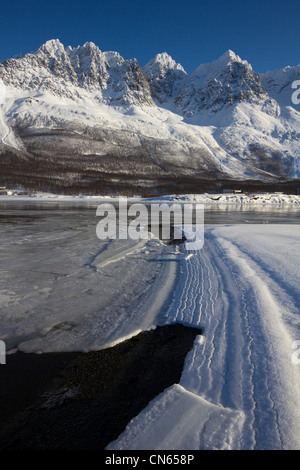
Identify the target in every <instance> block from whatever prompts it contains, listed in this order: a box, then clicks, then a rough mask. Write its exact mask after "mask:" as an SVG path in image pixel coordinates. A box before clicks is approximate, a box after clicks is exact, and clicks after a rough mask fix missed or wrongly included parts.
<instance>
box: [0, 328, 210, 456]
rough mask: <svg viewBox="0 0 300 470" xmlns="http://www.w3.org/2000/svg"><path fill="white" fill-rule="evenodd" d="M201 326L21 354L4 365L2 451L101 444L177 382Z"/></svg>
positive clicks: (0, 419) (100, 446) (98, 446)
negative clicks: (82, 349)
mask: <svg viewBox="0 0 300 470" xmlns="http://www.w3.org/2000/svg"><path fill="white" fill-rule="evenodd" d="M199 334H202V331H201V330H200V329H195V328H188V327H185V326H183V325H178V324H176V325H168V326H161V327H157V328H156V329H154V330H151V331H147V332H142V333H140V334H139V335H137V336H135V337H133V338H131V339H129V340H127V341H124V342H122V343H119V344H117V345H116V346H114V347H112V348H107V349H103V350H100V351H94V352H88V353H79V352H78V353H76V352H75V353H47V354H24V353H20V352H18V353H16V354H13V355H8V356H7V364H6V365H5V366H2V367H1V368H0V377H1V384H2V386H1V390H0V399H1V403H2V407H1V408H2V410H1V414H0V425H1V431H0V450H100V449H105V447H106V446H107V445H108V444H109V443H110V442H111V441H113V440H115V439H116V438H117V437H118V436H119V435H120V434H121V433H122V432H123V431H124V429H125V428H126V425H127V424H128V422H129V421H130V420H131V419H132V418H133V417H134V416H136V415H137V414H138V413H139V412H140V411H141V410H142V409H144V408H145V407H146V406H147V404H148V403H149V401H151V400H152V399H153V398H155V397H156V396H157V395H158V394H159V393H161V392H162V391H163V390H164V389H165V388H167V387H168V386H170V385H173V384H174V383H178V382H179V380H180V377H181V372H182V369H183V366H184V360H185V357H186V355H187V353H188V352H189V351H190V350H191V348H192V346H193V342H194V339H195V337H196V336H197V335H199Z"/></svg>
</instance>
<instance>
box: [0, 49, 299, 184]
mask: <svg viewBox="0 0 300 470" xmlns="http://www.w3.org/2000/svg"><path fill="white" fill-rule="evenodd" d="M278 74H279V72H278V73H275V75H274V76H275V78H276V77H277V76H280V77H281V75H280V74H279V75H278ZM294 76H295V74H293V77H292V78H294ZM284 77H285V78H286V77H287V75H286V74H285V75H284ZM275 78H274V80H273V82H272V83H273V85H272V86H273V88H274V86H275V85H274V83H275V82H276V80H275ZM0 80H1V83H2V85H1V86H2V91H3V93H2V95H3V96H5V98H3V99H2V101H1V103H0V134H1V135H0V137H1V143H0V145H1V147H0V152H1V153H2V158H1V159H0V170H1V176H2V181H1V184H23V185H25V186H31V187H37V188H39V189H40V188H42V189H51V190H52V189H58V188H60V189H63V190H66V189H68V190H70V191H71V190H72V188H73V189H74V190H80V191H83V190H84V191H87V192H89V191H91V192H95V191H103V192H107V191H108V192H110V191H112V190H113V191H114V190H115V191H117V192H118V191H120V190H121V186H122V185H123V189H124V190H126V191H128V190H129V188H131V190H132V191H133V192H134V191H138V192H140V190H141V188H144V189H146V188H148V189H149V190H151V191H154V192H155V191H156V192H166V191H167V192H168V191H171V192H178V191H179V190H180V192H185V191H188V192H191V191H199V190H200V191H201V190H203V189H205V190H206V188H207V185H206V183H207V182H209V185H210V187H213V185H214V184H215V185H216V184H221V185H222V184H227V185H230V186H232V184H233V183H234V182H235V181H237V182H238V183H237V184H240V183H241V182H243V181H247V180H248V181H249V182H251V181H252V182H255V181H258V182H260V184H261V182H264V183H272V182H278V181H286V180H288V179H290V178H295V177H296V178H298V177H299V166H300V164H299V135H300V125H299V122H300V119H299V116H300V115H299V109H298V108H299V106H294V108H292V107H290V106H283V105H282V102H281V103H278V102H277V101H276V100H275V99H274V98H273V97H271V96H270V95H269V94H268V93H267V90H266V88H265V86H264V85H263V83H265V82H266V79H265V78H264V77H262V79H261V77H260V75H259V74H256V73H255V72H254V71H253V70H252V67H251V65H249V64H248V62H246V61H244V60H242V59H240V58H239V57H238V56H237V55H236V54H234V53H233V52H232V51H227V52H226V53H225V54H223V56H222V57H220V58H219V59H217V60H215V61H213V62H212V63H210V64H204V65H200V66H199V67H198V68H197V69H196V70H195V72H194V73H192V74H191V75H188V74H187V73H186V72H185V71H184V69H183V67H182V66H181V65H180V64H178V63H176V62H175V61H174V60H173V59H172V58H171V57H170V56H169V55H168V54H166V53H161V54H158V55H157V56H156V57H155V58H154V59H153V60H152V61H150V62H149V63H148V64H147V65H146V66H145V67H144V68H143V69H140V67H139V65H138V63H137V61H136V59H132V60H125V59H123V58H122V57H121V56H120V55H119V54H118V53H117V52H102V51H100V49H99V48H98V47H97V46H95V44H93V43H86V44H84V45H83V46H78V47H76V48H71V47H67V48H65V47H64V46H63V45H62V44H61V42H60V41H59V40H51V41H47V42H46V43H45V44H44V45H43V46H41V47H40V48H39V49H38V50H37V51H36V52H35V53H30V54H26V55H25V56H24V57H21V58H18V59H9V60H6V61H4V62H2V63H0ZM280 80H281V78H280ZM280 80H279V81H280ZM274 96H275V95H274ZM20 152H21V153H22V155H20ZM20 158H21V160H22V161H20ZM226 182H227V183H226Z"/></svg>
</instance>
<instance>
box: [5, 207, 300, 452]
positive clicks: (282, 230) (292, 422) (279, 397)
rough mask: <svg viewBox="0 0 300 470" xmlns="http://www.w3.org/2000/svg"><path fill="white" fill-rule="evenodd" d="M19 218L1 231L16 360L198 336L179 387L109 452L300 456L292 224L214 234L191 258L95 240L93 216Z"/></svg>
mask: <svg viewBox="0 0 300 470" xmlns="http://www.w3.org/2000/svg"><path fill="white" fill-rule="evenodd" d="M21 215H22V217H21ZM19 216H20V217H19V221H18V223H15V221H16V213H15V212H13V213H10V212H9V211H6V212H5V217H6V219H5V217H3V218H2V224H5V230H3V231H1V242H2V243H1V298H0V301H1V337H2V338H3V339H5V341H6V343H7V345H8V350H10V351H11V352H13V350H14V349H15V348H18V349H19V350H21V351H25V352H30V351H34V352H43V351H60V350H62V351H71V350H83V351H85V350H93V349H99V348H101V347H105V346H106V345H109V344H114V343H115V342H118V341H121V340H122V339H123V338H126V337H128V336H131V335H133V334H135V333H136V332H138V331H140V330H142V329H148V328H150V327H151V326H153V325H154V324H155V323H159V324H168V323H174V322H179V323H183V324H185V325H190V326H200V327H202V328H203V329H204V335H203V336H202V337H199V338H198V339H197V340H196V342H195V345H194V348H193V350H192V351H191V353H190V354H189V356H188V357H187V360H186V365H185V369H184V372H183V375H182V378H181V381H180V384H174V386H173V387H171V388H169V389H168V390H166V391H165V392H164V393H163V394H162V395H160V396H159V397H158V398H157V399H155V400H154V401H152V402H151V403H150V404H149V406H148V407H147V408H146V409H145V410H144V411H143V412H142V413H140V415H138V416H137V417H136V418H135V419H134V420H133V421H132V422H131V423H130V424H129V426H128V428H127V430H126V431H125V432H124V433H123V435H121V436H120V437H119V439H118V440H117V441H115V442H114V443H111V445H110V448H116V449H118V448H125V449H126V448H127V449H134V448H146V447H148V448H151V449H159V448H168V449H199V448H206V449H212V448H217V449H222V448H230V449H238V448H246V449H248V448H249V449H251V448H278V449H281V448H299V446H300V443H299V442H300V439H299V424H298V423H299V408H300V407H299V380H300V379H299V365H297V364H293V362H292V360H291V357H292V353H293V349H292V344H293V341H295V340H298V339H299V336H300V332H299V303H298V302H299V301H298V299H299V287H298V273H297V266H298V263H299V252H300V250H299V243H300V242H299V238H300V237H299V226H298V225H275V224H272V225H270V224H269V225H265V224H264V225H262V224H261V225H254V224H247V225H236V224H234V225H229V224H227V225H215V226H206V228H205V245H204V247H203V249H202V250H200V251H199V252H195V253H192V254H193V256H189V255H190V254H191V252H189V253H185V252H184V248H183V246H182V247H181V248H180V252H181V253H179V254H176V251H175V250H174V248H172V247H163V246H162V245H161V243H160V242H159V241H158V240H150V241H148V242H146V243H145V244H142V243H140V242H138V244H136V242H133V241H130V240H129V241H122V244H120V243H119V242H118V241H116V242H100V241H99V240H98V239H97V238H96V236H95V221H94V220H93V217H94V213H93V215H92V218H91V214H87V213H86V212H81V213H80V211H73V212H72V211H70V212H69V211H65V212H64V213H63V217H62V213H61V211H57V212H55V211H49V212H48V214H45V212H44V211H43V212H42V213H40V214H37V212H35V211H34V212H33V213H30V212H25V213H24V212H22V214H19ZM125 244H126V246H125ZM145 260H148V261H149V262H145ZM175 260H177V262H174V261H175ZM169 261H170V262H169ZM145 288H146V292H145ZM163 306H164V308H162V307H163ZM2 338H1V339H2ZM174 410H176V413H175V412H174ZM178 410H181V412H180V413H179V412H178Z"/></svg>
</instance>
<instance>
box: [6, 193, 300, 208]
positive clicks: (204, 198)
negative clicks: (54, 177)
mask: <svg viewBox="0 0 300 470" xmlns="http://www.w3.org/2000/svg"><path fill="white" fill-rule="evenodd" d="M6 193H7V194H0V202H1V201H3V202H5V201H13V200H18V201H35V200H37V201H45V202H46V201H49V202H50V201H53V202H72V203H77V202H81V203H83V202H90V203H97V202H99V203H101V202H109V201H113V202H117V201H118V199H119V197H118V196H100V195H99V196H89V195H63V194H52V193H43V192H39V193H33V194H23V193H22V192H20V191H14V190H7V191H6ZM120 197H125V196H120ZM127 199H128V202H129V203H130V202H132V203H133V202H137V201H138V202H144V203H155V202H157V203H159V202H170V203H171V202H172V203H173V202H179V203H190V202H191V203H199V204H213V205H223V204H226V205H230V204H235V205H238V204H240V205H241V204H243V205H272V206H275V205H281V204H284V205H288V204H290V205H300V195H296V194H293V195H291V194H284V193H277V192H276V193H234V192H232V193H220V194H208V193H203V194H184V195H176V194H172V195H167V196H158V197H153V198H141V197H139V196H135V197H127Z"/></svg>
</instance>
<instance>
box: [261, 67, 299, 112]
mask: <svg viewBox="0 0 300 470" xmlns="http://www.w3.org/2000/svg"><path fill="white" fill-rule="evenodd" d="M261 80H262V83H263V85H264V87H265V88H266V90H267V92H268V94H269V95H270V96H272V98H274V99H275V100H276V101H277V102H278V103H279V104H280V106H292V107H294V108H296V109H298V111H299V109H300V108H299V105H298V106H297V105H295V103H293V101H292V99H291V98H292V94H293V92H294V91H295V89H293V88H292V84H293V82H295V81H296V80H300V65H297V67H285V68H284V69H280V70H274V71H270V72H266V73H264V74H261ZM298 88H299V86H298Z"/></svg>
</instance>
